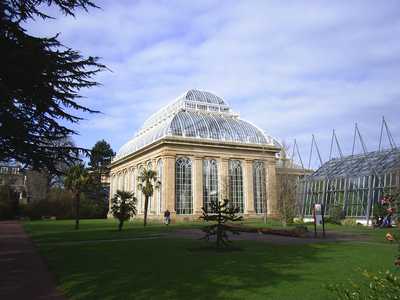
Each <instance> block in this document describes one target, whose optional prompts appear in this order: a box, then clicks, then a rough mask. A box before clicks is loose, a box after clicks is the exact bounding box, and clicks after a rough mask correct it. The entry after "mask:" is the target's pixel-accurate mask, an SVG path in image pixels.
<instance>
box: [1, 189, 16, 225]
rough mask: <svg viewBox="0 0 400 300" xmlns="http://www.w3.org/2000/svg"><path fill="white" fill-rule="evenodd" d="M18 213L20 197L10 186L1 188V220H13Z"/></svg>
mask: <svg viewBox="0 0 400 300" xmlns="http://www.w3.org/2000/svg"><path fill="white" fill-rule="evenodd" d="M17 213H18V195H17V194H16V193H15V192H14V191H13V190H12V189H11V188H10V187H9V186H8V185H3V186H0V220H7V219H13V218H14V217H15V216H16V215H17Z"/></svg>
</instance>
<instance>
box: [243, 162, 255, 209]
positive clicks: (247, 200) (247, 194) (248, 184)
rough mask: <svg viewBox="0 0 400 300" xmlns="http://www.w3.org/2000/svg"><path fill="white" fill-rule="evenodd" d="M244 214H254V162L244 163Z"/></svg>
mask: <svg viewBox="0 0 400 300" xmlns="http://www.w3.org/2000/svg"><path fill="white" fill-rule="evenodd" d="M243 185H244V213H245V214H248V215H249V214H254V213H255V211H254V193H253V161H252V160H248V159H246V160H245V161H244V178H243Z"/></svg>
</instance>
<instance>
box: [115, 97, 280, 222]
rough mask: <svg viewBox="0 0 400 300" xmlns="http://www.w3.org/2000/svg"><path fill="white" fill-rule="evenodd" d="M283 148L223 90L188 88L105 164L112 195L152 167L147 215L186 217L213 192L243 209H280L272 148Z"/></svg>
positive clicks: (252, 212)
mask: <svg viewBox="0 0 400 300" xmlns="http://www.w3.org/2000/svg"><path fill="white" fill-rule="evenodd" d="M279 151H280V147H279V146H278V145H277V144H276V143H275V142H274V140H273V138H272V137H270V136H268V135H266V134H265V133H264V132H263V131H262V130H261V129H259V128H257V127H256V126H255V125H253V124H251V123H249V122H246V121H244V120H242V119H240V118H239V115H238V114H237V113H235V112H233V111H232V110H231V108H230V107H229V106H228V104H227V103H226V102H225V101H224V100H223V99H222V98H220V97H218V96H216V95H214V94H212V93H209V92H205V91H199V90H189V91H188V92H186V93H184V94H183V95H182V96H181V97H179V98H177V99H176V100H175V101H173V102H172V103H171V104H170V105H167V106H166V107H164V108H162V109H160V110H159V111H158V112H156V113H155V114H154V115H152V116H151V117H150V118H149V119H148V120H147V121H145V123H144V124H143V127H142V128H141V129H140V130H139V132H138V133H137V134H136V136H135V137H134V138H133V139H132V140H131V141H129V142H128V143H126V144H125V145H124V146H122V147H121V149H120V150H119V151H118V153H117V155H116V157H115V158H114V160H113V161H112V163H111V168H110V189H111V191H110V195H114V194H115V192H116V191H117V190H118V189H119V190H127V191H133V192H135V195H136V197H137V198H138V205H137V207H138V214H139V215H141V214H143V211H144V196H143V195H142V193H141V192H139V191H138V189H137V176H138V174H140V172H141V170H143V168H150V169H153V170H155V171H156V172H157V174H158V180H159V183H160V184H159V188H158V189H156V190H155V193H154V195H153V197H152V198H151V199H150V204H149V216H150V217H155V218H158V217H161V216H162V214H163V212H164V211H165V210H166V209H168V210H169V211H170V212H171V213H172V216H173V217H177V218H185V219H190V218H193V217H196V218H197V217H198V215H200V214H201V208H202V207H203V206H205V207H206V206H207V205H208V203H210V201H212V200H214V199H224V198H228V199H229V200H231V201H232V202H233V204H234V205H236V206H237V207H239V209H240V212H241V213H243V214H244V215H245V216H257V215H263V214H264V212H265V210H266V211H267V214H268V215H269V216H277V214H278V211H277V191H276V154H277V153H278V152H279Z"/></svg>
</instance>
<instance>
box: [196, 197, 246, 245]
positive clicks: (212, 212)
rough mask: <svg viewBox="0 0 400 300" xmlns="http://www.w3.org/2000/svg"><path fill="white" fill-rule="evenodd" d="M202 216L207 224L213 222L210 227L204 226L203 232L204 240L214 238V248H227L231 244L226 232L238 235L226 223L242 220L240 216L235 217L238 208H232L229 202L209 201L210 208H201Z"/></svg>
mask: <svg viewBox="0 0 400 300" xmlns="http://www.w3.org/2000/svg"><path fill="white" fill-rule="evenodd" d="M202 210H203V215H202V216H201V217H200V218H201V219H203V220H204V221H207V222H215V223H214V224H212V225H208V226H205V227H204V228H203V231H204V233H205V236H204V239H206V240H207V241H209V240H210V238H212V237H213V236H215V237H216V240H215V241H216V247H217V249H221V248H224V247H228V246H229V243H230V242H231V241H230V240H229V238H228V232H231V233H232V234H239V232H238V231H237V230H235V229H234V228H233V227H231V226H229V225H228V224H227V222H237V221H241V220H243V217H242V216H237V213H239V208H238V207H233V206H232V205H231V203H230V201H229V200H227V199H225V200H223V201H222V202H220V201H211V203H210V208H209V209H206V208H204V207H203V208H202Z"/></svg>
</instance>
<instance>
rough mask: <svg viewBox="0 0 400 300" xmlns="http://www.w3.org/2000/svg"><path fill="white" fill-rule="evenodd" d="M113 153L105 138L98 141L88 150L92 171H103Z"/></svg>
mask: <svg viewBox="0 0 400 300" xmlns="http://www.w3.org/2000/svg"><path fill="white" fill-rule="evenodd" d="M114 155H115V152H114V151H113V149H112V148H111V146H110V144H109V143H107V142H106V141H105V140H101V141H98V142H97V143H96V144H95V145H94V146H93V148H92V149H91V151H90V161H89V166H90V168H91V169H92V170H93V171H97V172H99V173H103V172H104V171H105V170H106V169H107V165H108V164H110V163H111V159H112V158H113V156H114Z"/></svg>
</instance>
